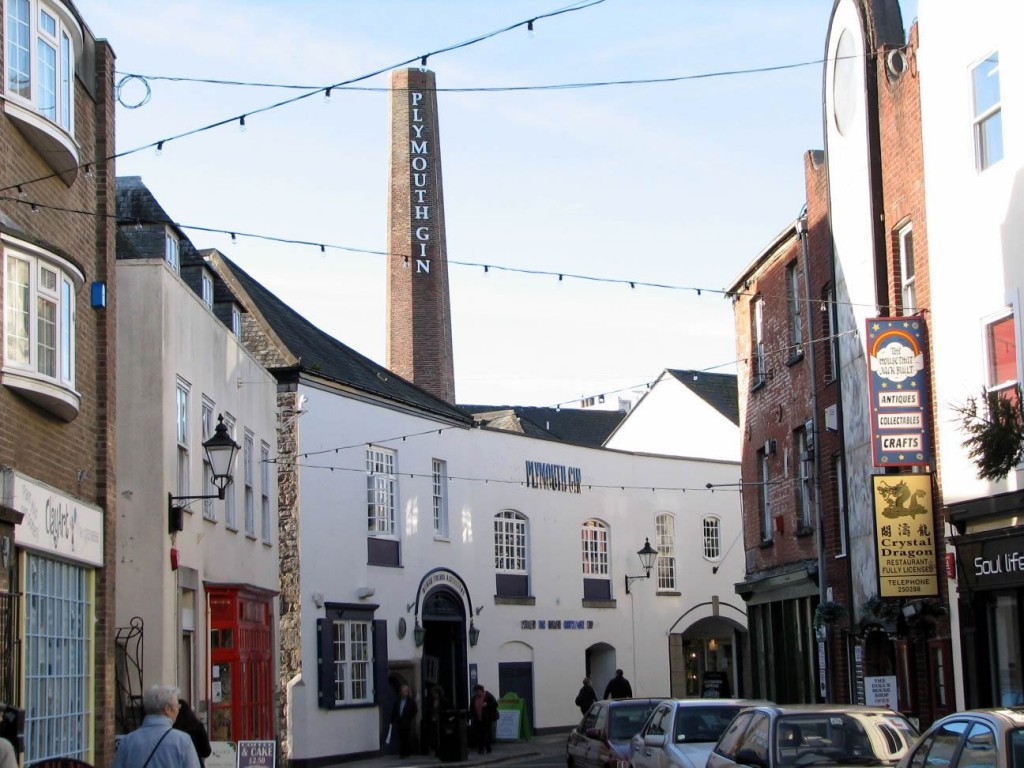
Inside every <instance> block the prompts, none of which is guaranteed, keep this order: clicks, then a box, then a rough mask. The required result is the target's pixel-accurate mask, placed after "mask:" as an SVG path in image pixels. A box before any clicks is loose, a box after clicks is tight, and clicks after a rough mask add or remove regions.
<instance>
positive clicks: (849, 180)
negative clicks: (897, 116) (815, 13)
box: [824, 0, 877, 614]
mask: <svg viewBox="0 0 1024 768" xmlns="http://www.w3.org/2000/svg"><path fill="white" fill-rule="evenodd" d="M843 30H846V31H847V32H848V34H849V35H850V40H851V41H852V43H853V47H852V49H851V50H850V51H849V52H847V55H846V56H845V57H844V58H842V59H839V60H837V55H838V53H837V49H838V47H839V40H840V36H841V34H842V32H843ZM865 48H866V42H865V39H864V32H863V28H862V24H861V21H860V19H859V16H858V13H857V8H856V3H854V2H853V0H840V1H839V2H838V3H837V4H836V8H835V11H834V14H833V19H832V28H831V30H830V33H829V38H828V45H827V49H826V50H827V53H826V59H827V60H829V61H833V60H835V64H833V65H830V66H826V67H825V87H824V96H825V114H824V121H825V136H826V153H827V154H826V156H827V161H828V175H829V181H828V191H829V211H830V217H831V218H830V222H831V225H832V236H833V244H834V249H835V270H836V301H837V310H836V315H837V323H836V325H837V331H838V333H839V334H840V338H839V375H840V378H841V380H842V398H843V402H842V406H843V427H844V429H843V437H844V441H845V450H846V456H845V458H846V467H847V478H848V483H849V485H848V490H847V503H848V508H849V528H848V534H849V545H850V567H851V569H852V570H853V574H852V577H853V581H852V583H853V590H854V613H855V614H856V613H857V612H859V607H858V606H859V605H860V604H861V602H863V601H864V600H865V599H866V598H867V597H870V596H871V595H872V594H874V591H875V589H876V586H875V585H876V583H877V574H876V559H875V545H874V535H875V534H874V512H873V499H872V488H871V475H872V474H873V470H872V457H871V424H870V412H869V409H868V406H869V398H868V391H867V387H868V384H867V370H868V369H867V362H866V351H865V320H866V319H867V318H869V317H874V316H876V313H877V309H876V304H875V291H874V275H875V270H874V264H873V262H872V256H873V254H874V243H873V237H872V214H871V206H870V202H871V188H870V177H869V159H870V152H869V145H868V119H867V112H866V107H865V89H866V87H867V85H866V75H865V70H864V66H863V64H862V62H863V58H852V59H851V58H850V56H854V57H863V56H864V55H865ZM844 65H849V68H848V70H847V74H848V76H849V80H848V81H847V83H846V85H847V90H846V93H847V96H848V97H849V99H850V101H849V102H847V104H848V105H849V111H848V112H847V113H846V114H847V116H848V121H847V123H846V124H845V125H846V126H847V127H846V129H845V131H843V132H840V130H839V128H838V126H837V123H836V119H835V112H836V106H837V105H836V68H837V67H840V68H842V67H843V66H844ZM840 71H841V70H840ZM840 109H842V105H840Z"/></svg>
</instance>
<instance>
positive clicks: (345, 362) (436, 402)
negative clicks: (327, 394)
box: [217, 253, 473, 425]
mask: <svg viewBox="0 0 1024 768" xmlns="http://www.w3.org/2000/svg"><path fill="white" fill-rule="evenodd" d="M217 260H218V261H219V262H220V263H221V264H222V265H223V266H224V267H226V270H227V272H228V274H229V275H230V277H231V279H233V281H234V282H235V283H236V284H237V286H238V287H239V288H240V289H241V291H242V292H244V297H243V298H242V303H243V304H246V303H249V305H250V306H249V309H250V311H255V312H254V314H256V315H259V316H261V317H262V320H263V322H265V323H266V324H267V325H268V326H269V329H270V330H271V331H272V332H273V333H274V335H276V337H277V338H278V339H279V340H280V342H281V343H282V344H284V346H285V347H286V348H287V350H288V352H289V353H291V355H292V356H293V357H294V358H295V359H296V360H298V367H299V368H300V369H301V370H303V371H306V372H308V373H312V374H314V375H316V376H320V377H323V378H325V379H329V380H331V381H335V382H338V383H340V384H344V385H347V386H351V387H354V388H356V389H360V390H363V391H364V392H367V393H370V394H373V395H377V396H379V397H383V398H386V399H389V400H393V401H396V402H399V403H403V404H406V405H409V406H413V407H415V408H419V409H422V410H425V411H429V412H431V413H434V414H437V415H439V416H443V417H445V418H447V419H452V420H454V421H458V422H463V423H465V424H467V425H471V424H472V423H473V422H472V417H471V416H470V415H469V414H468V413H466V412H465V411H463V410H460V409H459V408H457V407H456V406H454V405H451V404H450V403H447V402H445V401H444V400H442V399H440V398H437V397H434V396H433V395H431V394H430V393H428V392H426V391H425V390H422V389H420V388H419V387H417V386H416V385H415V384H413V383H411V382H409V381H406V380H405V379H403V378H402V377H401V376H398V375H397V374H394V373H392V372H391V371H389V370H388V369H387V368H385V367H384V366H382V365H379V364H377V363H375V362H374V361H373V360H371V359H370V358H368V357H366V356H364V355H361V354H359V353H358V352H356V351H355V350H354V349H352V348H351V347H349V346H346V345H345V344H342V343H341V342H340V341H338V340H337V339H335V338H334V337H333V336H330V335H329V334H327V333H325V332H324V331H322V330H320V329H319V328H317V327H316V326H315V325H313V323H311V322H309V321H308V320H306V318H304V317H303V316H302V315H300V314H299V313H298V312H296V311H295V310H294V309H292V308H291V307H289V306H288V305H287V304H285V303H284V302H283V301H281V300H280V299H279V298H278V297H277V296H275V295H274V294H273V293H271V292H270V291H269V290H267V289H266V288H265V287H264V286H263V285H262V284H261V283H259V282H258V281H257V280H256V279H255V278H253V277H252V276H251V275H250V274H249V273H248V272H246V271H245V270H243V269H242V268H241V267H239V266H238V265H237V264H236V263H234V262H233V261H231V259H229V258H228V257H227V256H224V254H222V253H218V254H217Z"/></svg>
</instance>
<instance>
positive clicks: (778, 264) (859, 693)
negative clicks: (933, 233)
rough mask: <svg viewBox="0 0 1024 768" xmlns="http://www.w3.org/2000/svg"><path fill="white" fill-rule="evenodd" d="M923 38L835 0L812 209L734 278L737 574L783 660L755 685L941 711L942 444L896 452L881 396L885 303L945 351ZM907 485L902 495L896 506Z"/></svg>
mask: <svg viewBox="0 0 1024 768" xmlns="http://www.w3.org/2000/svg"><path fill="white" fill-rule="evenodd" d="M917 40H918V38H917V29H916V27H915V28H914V29H913V30H912V31H911V34H910V37H909V40H906V39H905V38H904V32H903V24H902V18H901V16H900V10H899V5H898V3H897V2H895V0H874V1H871V0H863V1H862V0H841V2H838V3H837V4H836V7H835V9H834V10H833V16H832V22H831V25H830V31H829V38H828V42H827V52H828V56H827V57H826V58H827V60H828V62H829V63H827V64H826V67H825V114H824V115H823V117H824V121H825V135H826V148H827V151H826V153H824V154H822V153H815V152H812V153H809V154H808V155H807V156H806V159H805V172H806V173H805V177H806V179H807V184H806V187H807V203H806V215H805V217H803V218H802V219H801V220H798V221H797V222H796V223H794V224H793V225H791V226H789V227H787V228H786V229H785V230H783V232H782V233H780V235H779V236H778V237H777V238H776V239H775V240H774V241H773V242H772V243H771V244H770V245H769V246H768V248H766V249H765V251H764V252H762V254H761V255H760V256H759V257H758V259H757V260H755V261H754V263H753V264H751V265H750V267H748V268H747V270H746V271H745V272H744V273H743V274H742V275H741V276H740V277H739V278H738V279H737V281H736V282H735V283H734V285H733V286H731V288H730V291H731V293H732V294H733V295H734V297H735V302H736V327H737V337H738V341H737V348H738V351H739V356H740V358H742V359H747V360H748V363H747V365H746V366H741V375H740V406H741V418H742V419H743V420H744V421H743V426H742V431H743V445H744V451H743V477H744V481H745V482H744V486H743V487H744V510H745V520H744V531H745V541H746V548H747V578H746V580H745V581H744V582H742V583H741V584H739V585H737V590H738V591H739V592H740V594H742V595H743V596H744V597H745V598H746V599H747V600H748V601H749V605H750V629H751V633H750V634H751V642H752V644H753V648H752V652H753V654H754V656H755V657H760V658H765V659H768V660H769V661H768V663H767V664H766V665H765V668H764V669H763V670H762V673H761V675H760V678H758V679H756V680H755V684H756V687H755V691H754V693H755V694H756V695H759V696H765V697H769V698H773V699H776V700H778V701H784V702H785V701H816V700H829V701H837V702H851V703H879V701H878V699H876V698H875V696H876V695H877V692H878V691H884V692H885V695H886V698H885V700H884V702H882V703H887V704H889V705H891V706H893V707H896V708H898V709H900V710H901V711H903V712H905V713H906V714H908V715H910V716H913V717H916V718H918V719H919V720H920V721H921V722H922V723H923V724H927V723H929V722H931V721H932V720H933V719H935V718H936V717H939V716H941V715H942V714H945V713H946V712H948V711H950V710H951V709H952V708H953V707H954V701H953V696H952V692H953V676H952V668H953V664H952V654H951V642H950V631H949V624H948V621H947V620H946V619H945V617H944V616H943V614H944V611H945V605H946V603H947V590H948V584H947V581H946V579H945V577H944V570H943V568H942V564H943V562H944V556H945V546H944V542H943V537H942V523H941V519H940V518H939V517H938V514H937V510H938V509H939V508H940V505H941V498H942V491H941V484H940V483H939V482H938V469H939V459H938V457H939V452H938V450H937V448H936V449H935V450H930V449H929V448H928V447H926V448H923V449H918V450H916V451H905V452H904V453H905V455H904V454H899V455H894V456H892V457H890V456H888V455H883V456H882V458H879V455H880V452H879V450H878V446H884V445H885V432H884V430H883V428H882V426H883V425H884V424H886V423H888V422H887V421H886V419H885V418H883V417H882V416H880V408H879V407H878V404H877V403H874V401H873V400H872V399H871V394H870V392H871V390H870V387H869V384H870V383H871V381H872V379H871V375H870V374H869V370H872V369H871V368H870V367H869V360H871V359H872V358H874V357H875V356H876V354H877V353H876V351H875V350H874V349H873V348H871V347H870V345H869V342H870V341H871V339H872V338H873V337H872V328H871V327H868V326H867V321H868V319H869V318H883V319H885V322H896V323H897V325H899V326H901V327H906V328H908V329H913V330H914V332H915V333H916V334H918V336H919V337H920V338H921V345H922V350H921V352H920V353H919V354H920V359H921V360H924V361H929V360H931V359H932V344H931V337H930V336H929V335H928V328H929V323H930V304H931V301H930V300H931V284H930V278H929V268H928V240H927V227H926V217H925V214H926V210H925V184H924V170H923V169H924V160H923V149H922V138H921V137H922V128H921V125H922V123H921V99H920V82H919V76H918V72H917V69H916V58H915V55H916V50H917V47H918V42H917ZM826 158H827V161H826ZM803 238H806V240H804V239H803ZM804 270H807V274H806V275H804V274H802V273H803V271H804ZM802 307H806V308H807V311H806V313H803V312H801V308H802ZM902 318H907V320H902ZM807 329H810V331H808V330H807ZM810 334H813V335H810ZM924 365H925V370H924V373H923V374H922V379H921V382H922V383H921V387H920V390H919V391H915V392H914V394H913V399H915V401H916V402H919V404H920V406H919V411H920V416H916V415H915V416H912V417H906V418H905V419H904V421H903V422H902V423H906V420H913V419H917V418H920V419H922V422H923V424H924V426H923V427H922V429H923V434H922V436H921V438H920V439H921V440H922V441H923V442H924V443H925V445H926V446H931V445H932V444H933V443H934V437H933V435H934V431H933V430H932V428H931V427H930V426H929V425H932V424H934V423H935V421H934V414H935V413H936V401H935V392H936V386H935V380H934V378H933V377H931V376H930V375H929V372H930V369H929V368H927V362H926V363H924ZM907 385H908V386H911V385H912V386H913V387H917V386H918V382H917V380H914V381H908V382H907ZM902 388H903V385H902V384H901V385H898V386H896V390H901V389H902ZM873 403H874V404H873ZM893 423H895V422H893ZM897 453H898V452H897ZM890 488H892V489H897V488H898V489H900V490H898V491H893V492H894V494H895V495H894V498H898V499H899V500H898V501H896V502H892V503H891V504H890V506H889V507H884V506H883V504H881V503H880V501H879V499H881V498H882V496H881V494H883V493H884V492H885V491H887V490H888V489H890ZM910 488H919V491H918V493H919V494H920V495H921V496H924V497H926V498H929V499H931V500H933V502H932V503H931V504H930V506H928V508H927V512H928V515H927V516H926V517H923V518H920V519H918V517H917V515H918V514H921V513H923V511H924V510H925V506H924V505H922V506H921V507H920V508H917V507H915V508H913V509H912V510H911V509H906V508H905V507H904V506H902V505H903V504H905V503H906V502H905V501H904V496H903V493H904V490H905V496H907V497H909V496H910ZM879 489H881V490H879ZM914 498H915V499H917V498H918V496H915V497H914ZM883 509H884V514H883ZM903 516H906V518H907V519H906V520H901V519H899V518H902V517H903ZM910 520H912V521H913V523H912V524H911V523H910ZM898 528H899V529H900V530H902V529H903V528H906V530H907V532H908V534H907V535H915V536H917V537H918V538H919V539H920V540H922V541H924V540H926V541H927V544H926V545H922V546H924V547H925V549H926V550H927V552H926V553H925V554H922V555H921V557H920V559H919V561H915V562H914V563H913V564H910V563H909V561H906V560H904V561H898V562H896V561H893V560H891V559H890V560H885V558H886V557H888V555H886V550H885V547H883V546H882V544H884V541H885V537H886V536H887V535H889V534H888V532H889V531H891V530H896V529H898ZM911 531H913V534H911V533H910V532H911ZM896 535H897V536H898V535H899V534H896ZM901 568H911V569H913V568H917V569H920V571H914V572H913V573H911V571H909V570H908V571H906V572H903V571H900V569H901ZM901 576H902V577H903V578H902V580H901V578H900V577H901ZM898 584H902V585H903V586H898ZM903 590H906V594H904V592H903ZM816 625H817V626H816ZM772 660H774V661H772ZM793 670H797V674H793Z"/></svg>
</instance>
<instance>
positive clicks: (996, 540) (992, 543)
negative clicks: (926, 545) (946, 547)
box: [955, 532, 1024, 589]
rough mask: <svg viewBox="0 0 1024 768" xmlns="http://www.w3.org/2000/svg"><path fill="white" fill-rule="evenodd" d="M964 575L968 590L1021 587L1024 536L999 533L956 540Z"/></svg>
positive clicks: (1023, 581)
mask: <svg viewBox="0 0 1024 768" xmlns="http://www.w3.org/2000/svg"><path fill="white" fill-rule="evenodd" d="M955 543H956V551H957V555H958V556H959V558H960V564H961V565H960V577H961V578H962V579H963V581H964V584H965V585H966V586H967V588H968V589H996V588H1000V587H1019V586H1021V585H1022V584H1024V536H1006V535H1005V534H1004V535H998V534H997V533H996V532H986V533H985V537H984V538H982V537H978V538H976V539H973V540H971V539H966V540H964V539H961V540H955Z"/></svg>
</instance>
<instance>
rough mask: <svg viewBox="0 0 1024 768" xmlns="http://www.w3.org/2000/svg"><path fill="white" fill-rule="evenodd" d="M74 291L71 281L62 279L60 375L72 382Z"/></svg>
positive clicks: (73, 378) (73, 373)
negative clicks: (72, 290)
mask: <svg viewBox="0 0 1024 768" xmlns="http://www.w3.org/2000/svg"><path fill="white" fill-rule="evenodd" d="M71 297H72V293H71V283H69V282H68V281H67V280H63V281H61V293H60V356H61V359H60V376H61V379H62V380H64V381H65V382H69V383H71V384H73V383H74V381H75V372H74V366H73V365H72V358H71V349H72V345H73V343H74V338H75V337H74V330H73V329H72V317H73V312H72V306H73V302H72V298H71Z"/></svg>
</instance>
